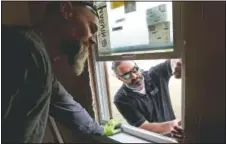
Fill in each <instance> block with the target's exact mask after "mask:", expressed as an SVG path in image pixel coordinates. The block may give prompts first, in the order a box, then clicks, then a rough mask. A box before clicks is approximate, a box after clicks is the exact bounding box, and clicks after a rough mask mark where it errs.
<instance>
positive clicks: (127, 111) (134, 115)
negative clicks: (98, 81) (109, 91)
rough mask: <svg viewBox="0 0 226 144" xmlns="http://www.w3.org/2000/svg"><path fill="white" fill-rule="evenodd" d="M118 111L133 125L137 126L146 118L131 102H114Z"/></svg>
mask: <svg viewBox="0 0 226 144" xmlns="http://www.w3.org/2000/svg"><path fill="white" fill-rule="evenodd" d="M115 105H116V107H117V109H118V111H119V112H120V113H121V114H122V116H123V117H124V118H125V119H126V121H127V122H128V123H129V124H130V125H132V126H135V127H139V126H140V125H141V124H143V123H144V122H145V121H146V119H145V117H144V116H143V114H141V113H140V112H139V111H138V110H137V109H136V108H135V107H134V106H132V104H128V103H123V102H115Z"/></svg>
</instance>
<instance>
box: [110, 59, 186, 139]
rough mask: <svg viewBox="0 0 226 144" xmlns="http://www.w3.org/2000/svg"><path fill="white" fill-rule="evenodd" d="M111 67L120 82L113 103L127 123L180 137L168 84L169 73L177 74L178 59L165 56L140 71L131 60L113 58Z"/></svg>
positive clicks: (179, 73) (181, 136) (179, 72)
mask: <svg viewBox="0 0 226 144" xmlns="http://www.w3.org/2000/svg"><path fill="white" fill-rule="evenodd" d="M175 64H176V66H173V65H175ZM112 69H113V71H114V72H115V74H116V76H117V78H118V79H119V80H121V81H122V82H123V85H122V86H121V88H120V89H119V90H118V92H117V93H116V95H115V99H114V103H115V105H116V107H117V109H118V110H119V112H120V113H121V114H122V115H123V117H124V118H125V119H126V120H127V122H128V123H129V124H131V125H133V126H136V127H139V128H142V129H145V130H149V131H152V132H156V133H159V134H164V135H169V134H174V137H176V138H179V140H180V139H182V138H183V136H184V135H183V131H182V128H181V127H180V126H181V122H180V120H177V119H175V115H174V112H173V108H172V105H171V100H170V95H169V88H168V83H169V79H170V77H171V76H172V75H173V74H174V75H175V77H176V78H180V77H181V61H177V62H176V61H173V60H172V61H171V60H167V61H165V62H164V63H161V64H158V65H157V66H155V67H153V68H151V69H150V70H149V71H144V72H142V71H141V70H140V69H139V67H138V66H137V65H136V63H135V62H133V61H115V62H113V63H112Z"/></svg>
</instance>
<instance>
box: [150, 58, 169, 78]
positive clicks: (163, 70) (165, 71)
mask: <svg viewBox="0 0 226 144" xmlns="http://www.w3.org/2000/svg"><path fill="white" fill-rule="evenodd" d="M153 72H154V73H155V74H157V75H158V76H160V77H162V78H164V79H165V80H166V81H169V79H170V77H171V76H172V75H173V74H172V64H171V60H167V61H165V62H163V63H160V64H158V65H156V66H154V67H152V68H151V69H150V70H149V73H150V74H151V73H153Z"/></svg>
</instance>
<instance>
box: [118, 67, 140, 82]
mask: <svg viewBox="0 0 226 144" xmlns="http://www.w3.org/2000/svg"><path fill="white" fill-rule="evenodd" d="M138 71H139V67H138V66H134V68H133V69H132V70H131V71H129V72H126V73H124V74H122V75H120V76H121V77H122V78H124V79H126V80H128V79H130V78H131V74H132V73H134V74H137V73H138Z"/></svg>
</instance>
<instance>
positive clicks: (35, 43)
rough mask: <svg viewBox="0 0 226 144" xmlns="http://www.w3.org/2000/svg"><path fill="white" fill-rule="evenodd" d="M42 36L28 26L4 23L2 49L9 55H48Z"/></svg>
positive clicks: (39, 56)
mask: <svg viewBox="0 0 226 144" xmlns="http://www.w3.org/2000/svg"><path fill="white" fill-rule="evenodd" d="M41 43H42V42H41V41H40V38H38V37H37V35H36V34H35V33H34V31H32V29H31V28H29V27H26V26H17V25H10V26H8V25H2V50H3V51H4V53H6V54H8V55H12V56H13V55H15V54H17V55H19V56H20V57H23V56H24V57H27V56H28V55H32V56H34V57H35V58H42V57H44V55H45V56H46V54H47V52H46V51H45V49H44V48H43V47H44V44H41Z"/></svg>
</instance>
